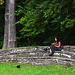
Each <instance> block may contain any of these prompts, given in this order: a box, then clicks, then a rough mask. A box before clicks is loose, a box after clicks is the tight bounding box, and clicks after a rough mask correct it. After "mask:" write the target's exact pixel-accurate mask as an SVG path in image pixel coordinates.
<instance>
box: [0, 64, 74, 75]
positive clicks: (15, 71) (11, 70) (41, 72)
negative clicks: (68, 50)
mask: <svg viewBox="0 0 75 75" xmlns="http://www.w3.org/2000/svg"><path fill="white" fill-rule="evenodd" d="M17 65H20V66H21V68H17V67H16V66H17ZM0 75H75V67H67V66H63V65H50V66H29V65H27V64H24V63H20V64H19V63H0Z"/></svg>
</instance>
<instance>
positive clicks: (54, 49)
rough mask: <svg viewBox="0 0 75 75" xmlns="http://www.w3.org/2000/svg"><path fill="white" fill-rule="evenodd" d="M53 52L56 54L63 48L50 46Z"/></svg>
mask: <svg viewBox="0 0 75 75" xmlns="http://www.w3.org/2000/svg"><path fill="white" fill-rule="evenodd" d="M50 49H51V51H52V52H53V53H54V52H55V51H61V48H58V47H55V46H54V45H51V46H50Z"/></svg>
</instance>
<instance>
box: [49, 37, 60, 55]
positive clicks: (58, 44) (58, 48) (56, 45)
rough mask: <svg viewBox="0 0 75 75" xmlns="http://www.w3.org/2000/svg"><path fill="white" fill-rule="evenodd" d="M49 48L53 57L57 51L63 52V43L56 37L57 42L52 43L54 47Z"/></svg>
mask: <svg viewBox="0 0 75 75" xmlns="http://www.w3.org/2000/svg"><path fill="white" fill-rule="evenodd" d="M49 48H50V54H49V56H52V55H53V54H54V52H55V51H61V42H60V41H59V40H58V38H57V37H55V42H54V43H52V45H51V46H50V47H49Z"/></svg>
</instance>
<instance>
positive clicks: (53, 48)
mask: <svg viewBox="0 0 75 75" xmlns="http://www.w3.org/2000/svg"><path fill="white" fill-rule="evenodd" d="M54 52H55V46H54V45H51V46H50V54H49V56H52V55H53V54H54Z"/></svg>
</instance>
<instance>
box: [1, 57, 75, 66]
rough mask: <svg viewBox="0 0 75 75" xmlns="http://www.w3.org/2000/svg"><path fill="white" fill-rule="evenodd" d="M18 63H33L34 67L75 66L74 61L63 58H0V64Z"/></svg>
mask: <svg viewBox="0 0 75 75" xmlns="http://www.w3.org/2000/svg"><path fill="white" fill-rule="evenodd" d="M1 61H4V62H18V63H31V64H32V65H34V64H36V65H50V64H53V63H55V64H66V65H67V64H69V65H74V66H75V60H74V59H67V58H62V57H14V58H10V57H8V58H7V57H5V58H0V62H1Z"/></svg>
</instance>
